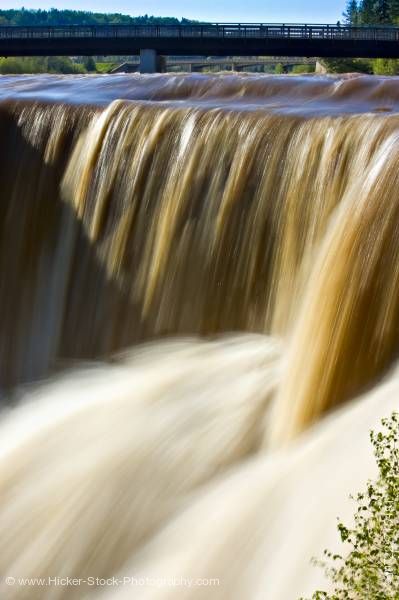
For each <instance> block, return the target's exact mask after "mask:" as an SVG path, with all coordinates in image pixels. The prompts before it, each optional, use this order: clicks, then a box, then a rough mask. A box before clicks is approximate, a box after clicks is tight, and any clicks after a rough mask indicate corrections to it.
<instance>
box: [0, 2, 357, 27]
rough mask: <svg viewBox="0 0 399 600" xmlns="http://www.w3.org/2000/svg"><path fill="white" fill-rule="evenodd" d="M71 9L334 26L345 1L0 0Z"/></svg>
mask: <svg viewBox="0 0 399 600" xmlns="http://www.w3.org/2000/svg"><path fill="white" fill-rule="evenodd" d="M21 6H25V8H51V7H55V8H73V9H81V10H92V11H97V12H121V13H126V14H131V15H140V14H144V13H147V14H152V15H160V16H174V17H187V18H191V19H195V18H197V19H201V20H208V21H231V22H233V21H234V22H239V21H241V22H250V21H252V22H257V21H263V22H269V23H270V22H302V23H305V22H307V23H336V22H337V20H338V19H342V11H343V9H344V7H345V0H141V1H139V2H136V1H135V0H18V1H16V0H0V8H20V7H21Z"/></svg>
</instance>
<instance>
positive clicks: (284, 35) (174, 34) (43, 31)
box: [0, 23, 399, 42]
mask: <svg viewBox="0 0 399 600" xmlns="http://www.w3.org/2000/svg"><path fill="white" fill-rule="evenodd" d="M165 37H166V38H195V39H197V38H234V39H236V38H257V39H260V38H262V39H263V38H264V39H275V38H280V39H304V40H310V39H314V40H365V41H366V40H374V41H398V42H399V27H393V26H392V27H391V26H362V27H349V26H346V25H342V26H337V25H313V24H312V25H297V24H266V23H254V24H237V23H234V24H231V23H214V24H209V25H159V26H156V25H154V26H147V25H94V26H80V25H79V26H78V25H70V26H57V27H19V26H1V27H0V39H9V40H12V39H53V38H55V39H63V38H165Z"/></svg>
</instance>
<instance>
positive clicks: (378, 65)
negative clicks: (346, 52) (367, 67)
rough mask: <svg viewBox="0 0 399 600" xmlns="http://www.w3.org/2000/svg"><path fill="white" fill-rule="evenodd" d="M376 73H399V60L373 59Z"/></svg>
mask: <svg viewBox="0 0 399 600" xmlns="http://www.w3.org/2000/svg"><path fill="white" fill-rule="evenodd" d="M372 66H373V73H374V75H399V60H398V59H394V58H376V59H375V60H373V61H372Z"/></svg>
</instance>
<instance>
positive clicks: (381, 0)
mask: <svg viewBox="0 0 399 600" xmlns="http://www.w3.org/2000/svg"><path fill="white" fill-rule="evenodd" d="M349 4H350V3H349ZM358 22H359V23H360V24H362V25H384V24H397V23H398V22H399V0H360V3H359V5H358Z"/></svg>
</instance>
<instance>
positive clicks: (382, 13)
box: [374, 0, 391, 24]
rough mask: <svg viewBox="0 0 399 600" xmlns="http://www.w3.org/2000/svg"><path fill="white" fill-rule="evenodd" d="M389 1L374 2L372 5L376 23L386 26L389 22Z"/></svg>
mask: <svg viewBox="0 0 399 600" xmlns="http://www.w3.org/2000/svg"><path fill="white" fill-rule="evenodd" d="M390 13H391V10H390V0H376V1H375V3H374V14H375V19H376V22H377V23H381V24H386V23H390V22H391V14H390Z"/></svg>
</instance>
